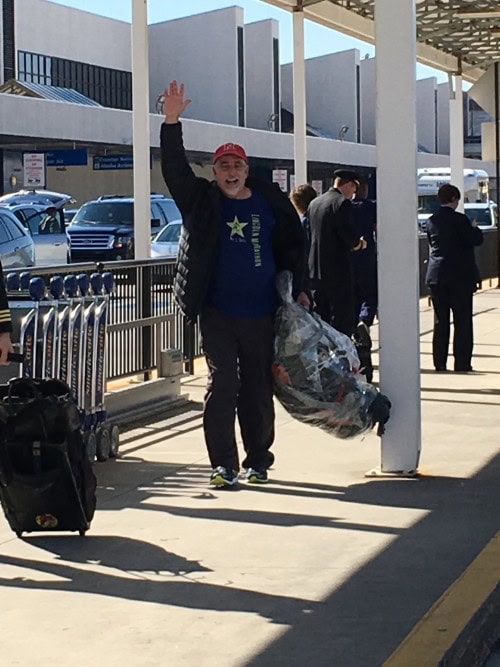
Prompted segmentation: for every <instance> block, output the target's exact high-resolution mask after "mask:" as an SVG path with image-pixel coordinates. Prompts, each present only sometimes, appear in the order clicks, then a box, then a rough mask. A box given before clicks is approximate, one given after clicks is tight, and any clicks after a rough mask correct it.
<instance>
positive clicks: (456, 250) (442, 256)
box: [426, 184, 483, 373]
mask: <svg viewBox="0 0 500 667" xmlns="http://www.w3.org/2000/svg"><path fill="white" fill-rule="evenodd" d="M438 199H439V201H440V203H441V207H440V208H439V210H438V211H437V212H436V213H434V215H432V216H431V217H430V218H429V220H427V223H426V231H427V238H428V240H429V246H430V252H429V262H428V265H427V275H426V282H427V284H428V286H429V290H430V293H431V299H432V305H433V308H434V334H433V337H432V356H433V361H434V367H435V369H436V371H441V372H442V371H446V370H447V368H446V362H447V359H448V347H449V340H450V311H451V313H453V356H454V360H455V366H454V369H455V371H456V372H460V373H467V372H469V371H471V370H472V365H471V360H472V347H473V325H472V295H473V293H474V290H475V286H476V282H477V265H476V261H475V257H474V247H475V246H479V245H481V243H482V242H483V233H482V232H481V230H480V229H479V228H478V227H477V226H476V224H475V223H471V221H470V220H469V218H468V217H467V216H466V215H464V214H463V213H458V212H457V211H456V210H455V209H456V208H457V206H458V203H459V201H460V190H459V189H458V188H457V187H455V186H454V185H450V184H446V185H442V186H441V187H440V188H439V191H438Z"/></svg>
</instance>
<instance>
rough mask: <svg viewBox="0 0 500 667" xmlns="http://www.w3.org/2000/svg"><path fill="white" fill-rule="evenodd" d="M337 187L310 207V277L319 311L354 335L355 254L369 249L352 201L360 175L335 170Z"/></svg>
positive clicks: (327, 319) (345, 170) (336, 325)
mask: <svg viewBox="0 0 500 667" xmlns="http://www.w3.org/2000/svg"><path fill="white" fill-rule="evenodd" d="M334 177H335V180H334V184H333V188H330V189H329V190H328V191H327V192H325V193H324V194H322V195H320V196H319V197H316V199H313V200H312V202H311V203H310V204H309V208H308V209H307V217H308V218H309V225H310V230H311V232H310V233H311V249H310V251H309V277H310V279H311V288H312V289H313V290H314V302H315V304H316V312H317V313H318V315H319V316H320V317H321V319H323V320H324V321H325V322H327V323H328V324H331V325H332V326H333V327H334V328H335V329H337V330H338V331H341V332H342V333H344V334H346V335H347V336H352V335H353V334H354V331H355V328H356V324H357V316H356V313H355V305H354V285H353V275H352V274H353V271H352V262H351V253H352V252H353V251H357V250H364V249H365V248H366V241H365V240H364V239H363V237H361V236H360V235H359V234H358V233H357V231H356V230H355V228H354V226H353V223H352V204H351V199H352V197H353V196H354V194H355V192H356V190H357V187H358V185H359V176H358V175H357V174H356V173H355V172H353V171H350V170H347V169H339V170H338V171H336V172H335V173H334Z"/></svg>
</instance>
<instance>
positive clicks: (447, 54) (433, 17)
mask: <svg viewBox="0 0 500 667" xmlns="http://www.w3.org/2000/svg"><path fill="white" fill-rule="evenodd" d="M265 1H266V2H268V3H269V4H271V5H275V6H276V7H280V8H281V9H286V10H288V11H294V9H296V8H297V7H298V8H300V7H303V10H304V17H305V18H306V19H309V20H311V21H315V22H316V23H320V24H321V25H325V26H328V27H330V28H333V29H335V30H338V31H340V32H343V33H346V34H348V35H351V36H352V37H356V38H357V39H360V40H363V41H365V42H368V43H372V44H373V43H374V42H375V30H374V20H373V19H374V11H375V0H265ZM416 8H417V42H418V43H417V59H418V61H419V62H421V63H423V64H425V65H429V66H430V67H434V68H436V69H441V70H444V71H447V72H457V71H462V72H463V76H464V79H466V80H468V81H472V82H474V81H477V79H479V78H480V77H481V76H482V75H483V74H484V72H485V71H486V70H487V69H488V67H490V65H492V63H494V62H495V61H496V60H500V4H499V0H416ZM394 30H397V26H396V25H395V26H394Z"/></svg>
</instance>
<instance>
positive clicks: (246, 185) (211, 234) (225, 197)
mask: <svg viewBox="0 0 500 667" xmlns="http://www.w3.org/2000/svg"><path fill="white" fill-rule="evenodd" d="M189 103H190V100H187V99H184V85H183V84H181V85H180V87H179V86H178V85H177V82H175V81H173V82H172V83H171V84H170V86H169V87H168V88H167V90H166V91H165V100H164V112H165V122H164V123H163V125H162V128H161V151H162V171H163V177H164V179H165V183H166V184H167V186H168V188H169V190H170V192H171V194H172V197H173V198H174V200H175V202H176V204H177V206H178V207H179V210H180V211H181V213H182V218H183V226H182V233H181V239H180V244H179V256H178V262H177V272H176V278H175V284H174V293H175V297H176V300H177V303H178V304H179V306H180V308H181V310H182V311H183V313H184V314H185V315H186V317H187V318H188V320H190V321H195V320H196V318H197V316H198V315H200V316H201V317H200V326H201V334H202V339H203V349H204V352H205V356H206V360H207V364H208V370H209V376H208V386H207V393H206V395H205V409H204V415H203V427H204V432H205V441H206V444H207V449H208V454H209V458H210V463H211V465H212V468H213V472H212V475H211V478H210V483H211V484H212V485H213V486H217V487H223V486H233V485H235V484H236V483H237V480H238V470H239V458H238V450H237V447H236V438H235V415H236V414H237V415H238V421H239V424H240V430H241V436H242V440H243V445H244V448H245V452H246V458H245V460H244V461H243V462H242V466H243V468H245V469H246V473H245V479H246V480H247V481H248V482H250V483H265V482H267V479H268V478H267V469H268V468H269V467H270V465H271V464H272V463H273V461H274V456H273V454H272V453H271V452H270V451H269V449H270V447H271V445H272V444H273V441H274V406H273V387H272V374H271V366H272V357H273V338H274V327H273V325H274V313H275V310H276V306H277V303H276V289H275V278H276V273H277V272H278V271H281V270H290V271H292V272H293V274H294V285H295V286H296V288H297V289H296V294H298V296H297V301H298V302H299V303H302V304H303V305H305V306H308V305H309V301H308V298H307V296H306V295H305V293H304V292H302V291H301V290H300V287H301V281H302V278H303V274H304V272H305V267H304V234H303V230H302V227H301V224H300V220H299V218H298V216H297V214H296V212H295V210H294V208H293V206H292V204H291V203H290V202H289V200H288V198H287V197H286V195H285V194H283V193H282V192H281V190H280V189H279V187H278V186H277V185H275V184H269V183H265V182H263V181H259V180H257V179H253V178H249V176H248V159H247V155H246V153H245V150H244V149H243V147H242V146H239V145H238V144H232V143H227V144H223V145H222V146H219V148H218V149H217V150H216V152H215V154H214V159H213V173H214V176H215V181H208V180H207V179H205V178H199V177H196V176H195V174H194V173H193V171H192V169H191V167H190V166H189V163H188V161H187V158H186V154H185V150H184V145H183V141H182V127H181V123H180V122H179V118H180V117H181V115H182V113H183V112H184V110H185V109H186V107H187V106H188V104H189Z"/></svg>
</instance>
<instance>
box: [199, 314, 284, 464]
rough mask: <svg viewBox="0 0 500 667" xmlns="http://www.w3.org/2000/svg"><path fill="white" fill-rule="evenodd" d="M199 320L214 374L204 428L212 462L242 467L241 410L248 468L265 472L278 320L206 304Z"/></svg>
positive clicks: (210, 379)
mask: <svg viewBox="0 0 500 667" xmlns="http://www.w3.org/2000/svg"><path fill="white" fill-rule="evenodd" d="M200 324H201V335H202V340H203V350H204V352H205V357H206V360H207V364H208V372H209V373H208V384H207V393H206V395H205V410H204V413H203V428H204V431H205V442H206V444H207V449H208V455H209V458H210V463H211V465H212V467H213V468H216V467H217V466H224V467H226V468H231V469H232V470H236V471H237V470H238V469H239V459H238V449H237V446H236V435H235V417H236V414H237V415H238V422H239V425H240V431H241V437H242V440H243V446H244V448H245V452H246V458H245V460H244V461H243V467H245V468H257V469H260V470H266V469H267V468H268V467H269V466H270V465H271V464H272V462H273V460H274V457H273V455H272V454H271V452H269V448H270V447H271V445H272V444H273V441H274V404H273V381H272V359H273V341H274V321H273V318H272V317H241V318H240V317H226V316H225V315H224V314H223V313H221V312H220V311H218V310H215V309H214V308H207V309H206V310H205V311H204V312H203V314H202V316H201V321H200Z"/></svg>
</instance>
